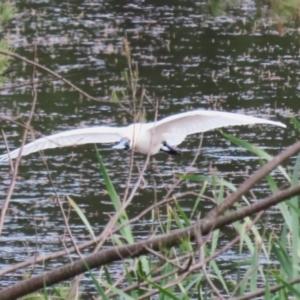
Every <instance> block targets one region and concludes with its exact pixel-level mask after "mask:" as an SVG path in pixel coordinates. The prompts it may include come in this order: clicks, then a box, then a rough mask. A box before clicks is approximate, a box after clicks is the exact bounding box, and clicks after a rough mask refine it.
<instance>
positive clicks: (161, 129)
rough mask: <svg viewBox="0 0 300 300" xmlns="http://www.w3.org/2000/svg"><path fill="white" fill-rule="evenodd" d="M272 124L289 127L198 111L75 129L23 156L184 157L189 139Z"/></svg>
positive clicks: (32, 146) (48, 139)
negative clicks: (69, 151)
mask: <svg viewBox="0 0 300 300" xmlns="http://www.w3.org/2000/svg"><path fill="white" fill-rule="evenodd" d="M247 124H271V125H276V126H280V127H284V128H285V127H286V126H285V124H283V123H281V122H276V121H270V120H266V119H260V118H255V117H251V116H246V115H243V114H236V113H229V112H221V111H207V110H194V111H189V112H184V113H179V114H176V115H173V116H170V117H167V118H164V119H162V120H160V121H156V122H151V123H135V124H131V125H129V126H126V127H109V126H98V127H92V128H82V129H74V130H69V131H64V132H61V133H56V134H53V135H50V136H48V137H43V138H40V139H37V140H35V141H33V142H31V143H29V144H27V145H25V146H24V147H23V149H22V156H24V155H28V154H30V153H33V152H37V151H40V150H45V149H49V148H57V147H65V146H76V145H82V144H89V143H95V144H96V143H103V144H105V143H114V142H119V143H118V144H117V145H115V146H113V147H112V148H115V149H126V150H134V151H137V152H140V153H143V154H150V155H153V154H156V153H158V152H159V151H162V152H166V153H168V154H170V155H180V154H181V151H180V150H179V149H177V148H175V146H177V145H179V144H180V143H181V142H183V140H184V139H185V138H186V136H188V135H190V134H194V133H199V132H205V131H208V130H211V129H215V128H220V127H224V126H232V125H247ZM20 150H21V149H20V148H18V149H16V150H13V151H11V152H9V153H7V154H3V155H0V161H2V162H4V161H9V159H13V158H16V157H18V155H19V152H20Z"/></svg>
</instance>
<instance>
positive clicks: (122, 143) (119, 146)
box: [112, 138, 131, 150]
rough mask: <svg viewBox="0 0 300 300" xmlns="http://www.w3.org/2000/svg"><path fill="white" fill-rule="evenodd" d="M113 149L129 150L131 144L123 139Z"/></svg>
mask: <svg viewBox="0 0 300 300" xmlns="http://www.w3.org/2000/svg"><path fill="white" fill-rule="evenodd" d="M112 148H113V149H124V150H131V142H130V140H129V139H127V138H123V139H121V140H120V142H119V143H118V144H117V145H114V146H113V147H112Z"/></svg>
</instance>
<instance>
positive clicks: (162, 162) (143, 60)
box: [0, 0, 300, 285]
mask: <svg viewBox="0 0 300 300" xmlns="http://www.w3.org/2000/svg"><path fill="white" fill-rule="evenodd" d="M16 5H17V8H18V14H17V18H16V19H15V20H13V21H12V22H10V24H9V25H8V26H7V27H6V28H4V29H2V32H1V34H2V36H5V37H8V39H9V42H10V44H11V46H12V47H14V48H15V52H16V53H17V54H20V55H22V56H25V57H27V58H29V59H33V58H34V47H33V46H34V45H36V46H37V58H38V61H39V63H41V64H43V65H45V66H46V67H48V68H50V69H51V70H54V71H56V72H58V73H60V74H61V75H63V76H65V77H66V78H67V79H68V80H70V81H72V83H74V84H75V85H77V86H78V87H80V88H81V89H83V90H84V91H86V92H87V93H89V94H91V95H93V96H95V97H106V99H109V97H110V95H111V93H112V92H113V91H122V90H127V86H126V82H125V81H124V79H123V77H122V74H121V73H122V72H123V71H124V70H126V69H127V60H126V56H125V53H124V47H123V39H124V37H127V39H128V42H129V44H130V48H131V57H132V60H133V61H134V62H135V63H136V65H137V66H138V70H139V81H138V84H139V88H141V87H143V88H145V89H146V90H147V93H148V96H149V98H150V99H151V100H152V101H155V100H159V101H160V105H159V117H160V118H161V117H164V116H168V115H170V114H172V113H178V112H182V111H187V110H190V109H196V108H204V109H222V110H226V111H231V112H245V113H247V114H248V115H252V116H257V117H265V118H270V119H274V120H279V121H281V122H284V123H285V124H287V126H288V127H287V129H282V128H277V127H272V126H246V127H234V128H228V129H226V130H225V131H226V132H229V133H231V134H234V135H236V136H238V137H239V138H242V139H245V140H247V141H248V142H250V143H254V144H256V145H259V146H260V147H261V148H263V149H265V150H267V151H268V152H269V153H270V154H274V155H275V154H277V153H278V152H279V151H280V150H281V149H283V148H285V147H286V146H288V145H290V144H291V143H292V142H294V141H295V139H296V136H297V135H296V132H295V130H294V128H293V126H292V125H291V121H290V120H289V116H290V115H297V114H298V111H299V109H300V103H299V100H298V99H299V90H300V88H299V74H300V73H299V34H298V31H297V30H294V29H293V28H292V29H290V30H289V31H288V32H287V33H286V34H284V35H279V33H278V31H277V28H276V26H275V24H274V25H272V24H270V23H268V22H267V20H255V15H256V13H255V12H256V9H255V5H254V2H252V1H248V2H247V3H246V7H247V9H245V7H244V6H240V7H238V8H236V9H235V10H234V11H232V12H230V13H229V16H226V17H225V16H221V17H211V16H209V15H207V14H206V12H205V4H204V3H203V2H201V1H172V3H171V4H170V1H87V0H86V1H67V3H63V2H62V1H53V0H52V1H51V0H50V1H40V2H37V1H16ZM12 67H13V69H14V70H15V71H14V73H13V74H12V75H11V82H10V83H9V84H16V83H22V82H25V81H27V80H30V78H31V74H32V67H31V66H28V65H25V64H24V63H22V62H21V61H18V60H14V61H12ZM36 77H37V78H38V79H39V80H45V79H47V78H49V77H48V75H47V74H46V73H45V72H42V71H40V70H38V72H37V76H36ZM7 85H8V84H7ZM37 92H38V95H37V106H36V110H35V114H34V117H33V121H32V125H33V127H34V129H35V130H37V131H39V132H41V133H43V134H44V135H47V134H51V133H55V132H59V131H62V130H68V129H72V128H77V127H85V126H93V125H102V124H109V125H116V126H121V125H124V124H127V123H131V122H132V119H131V116H130V115H128V114H127V113H126V112H125V111H124V110H123V109H122V108H121V107H120V106H118V105H116V104H109V103H101V102H97V101H88V100H86V99H85V98H83V97H82V96H80V95H79V94H78V92H75V91H73V90H72V89H70V88H69V87H68V86H67V85H65V84H63V83H62V82H57V81H51V82H47V83H44V84H40V85H39V86H38V87H37ZM32 98H33V97H32V91H31V88H30V87H21V88H18V89H5V90H2V91H1V105H0V114H1V115H5V116H11V117H20V119H19V120H20V121H21V120H26V118H27V117H28V115H29V112H30V108H31V103H32ZM162 99H163V100H162ZM144 107H145V109H146V111H147V116H146V117H147V120H148V121H151V120H153V118H154V114H155V113H154V109H153V107H152V106H151V105H150V104H149V103H147V102H145V104H144ZM0 124H1V128H2V129H3V130H4V132H5V134H6V137H7V140H8V144H9V147H10V148H11V149H13V148H15V147H18V146H19V145H20V143H21V140H22V133H23V128H21V127H19V126H17V125H14V124H12V123H6V122H3V121H1V122H0ZM198 144H199V138H198V136H197V135H196V136H191V137H189V138H188V139H187V140H186V141H185V142H184V143H183V144H182V145H181V147H180V148H181V149H182V150H183V152H184V155H183V156H182V157H175V158H169V157H167V156H166V155H164V154H158V155H156V156H155V157H153V158H152V159H151V164H150V167H148V169H147V170H146V174H145V176H144V178H145V180H146V183H147V185H146V187H144V188H143V189H140V190H139V192H138V194H137V196H136V197H135V199H134V201H133V203H132V205H130V206H129V208H128V213H129V215H130V216H134V215H136V214H138V213H139V212H141V211H142V210H143V209H144V208H146V207H148V206H149V205H151V204H152V203H153V201H154V194H155V192H154V187H155V189H156V192H157V197H158V198H160V197H162V196H163V195H164V194H165V187H166V186H167V185H169V184H171V183H172V182H173V174H174V173H175V172H184V171H185V170H186V168H187V167H188V166H189V164H190V163H191V161H192V160H193V158H194V155H195V151H196V149H197V147H198ZM0 148H1V152H5V151H6V150H5V144H4V142H3V139H2V142H1V143H0ZM99 148H100V152H101V154H102V156H103V159H104V163H105V165H106V167H107V170H108V172H109V174H110V175H111V177H112V178H113V181H114V183H115V186H116V189H117V191H118V192H119V193H120V194H122V192H123V190H124V187H125V184H126V180H127V177H128V165H129V154H128V153H127V152H122V151H121V152H120V151H115V150H110V146H100V147H99ZM45 157H46V159H47V164H48V167H49V170H50V173H51V177H52V180H53V184H54V186H55V189H56V191H57V192H58V193H59V195H70V196H71V197H72V198H73V199H74V200H75V201H76V203H77V204H78V205H79V206H80V207H81V208H82V209H83V210H84V211H85V213H86V216H87V217H88V219H89V221H90V223H91V224H92V225H93V228H94V231H95V233H99V232H101V230H102V228H103V226H104V225H105V223H106V221H107V220H108V215H107V213H110V212H112V211H113V207H112V205H111V204H110V202H109V197H108V196H107V195H105V193H103V190H104V188H105V187H104V183H103V180H102V177H101V175H100V174H99V169H98V164H97V159H96V155H95V151H94V145H84V146H80V147H76V148H75V147H74V148H73V147H72V148H65V149H53V150H48V151H45ZM135 159H136V162H137V163H138V164H139V165H142V164H143V162H144V156H142V155H139V154H136V155H135ZM211 164H212V165H213V166H214V167H215V168H217V170H218V173H217V174H218V175H219V176H224V178H225V179H227V180H231V181H232V182H233V183H240V182H242V181H243V179H244V174H245V172H244V171H245V170H248V169H249V170H250V173H251V172H253V171H254V170H256V169H257V168H258V166H259V162H258V160H257V159H256V158H255V157H254V156H253V155H252V154H250V153H247V152H245V151H243V150H241V149H239V148H237V147H235V146H233V145H231V144H230V143H229V142H228V141H226V140H225V139H223V138H222V136H221V135H220V133H218V131H212V132H208V133H205V135H204V141H203V147H202V150H201V154H200V156H199V158H198V159H197V161H196V164H195V165H194V169H193V172H194V173H197V174H201V175H208V174H209V167H210V165H211ZM9 171H10V170H9V167H8V166H7V165H1V166H0V178H1V182H2V184H1V185H0V195H1V199H5V196H6V194H7V191H8V187H9V184H10V174H9ZM134 174H135V176H134V177H133V179H132V184H133V183H134V180H135V179H136V176H137V170H136V169H135V171H134ZM200 188H201V186H198V185H192V186H191V187H189V186H188V185H187V184H186V183H182V185H180V186H179V187H178V188H177V189H176V192H183V191H186V190H187V189H193V190H194V191H196V192H197V191H198V190H199V189H200ZM255 191H256V192H257V195H259V196H260V195H265V187H264V184H262V185H260V186H257V187H256V188H255ZM53 195H54V191H53V187H52V185H51V183H50V182H49V179H48V175H47V170H46V167H45V164H44V162H43V160H42V159H41V157H40V155H39V154H32V155H30V156H26V157H24V159H22V162H21V165H20V169H19V176H18V179H17V184H16V187H15V190H14V193H13V196H12V200H11V202H10V206H9V213H8V216H7V217H6V220H5V226H4V231H3V235H2V237H1V240H0V249H1V253H2V255H1V258H0V265H1V268H5V267H6V266H8V265H11V264H13V263H16V262H20V261H24V260H26V259H27V258H29V257H32V255H33V253H35V252H36V251H38V252H40V253H41V254H46V253H49V252H54V251H57V250H59V249H61V248H62V245H61V241H60V236H61V235H62V234H63V232H64V223H63V220H62V216H61V212H60V210H59V207H58V206H57V204H56V203H54V202H53V201H51V200H52V199H53ZM194 200H195V199H194V198H193V197H190V198H189V197H188V198H187V199H184V205H183V207H184V209H185V210H186V211H189V210H190V209H191V208H192V207H193V204H194ZM210 208H211V203H210V202H206V201H202V202H201V207H199V209H200V210H208V209H210ZM277 221H279V222H280V220H277ZM70 223H71V228H72V231H73V234H74V236H75V237H76V238H77V239H78V241H82V240H86V239H88V237H87V232H86V230H85V226H84V225H83V224H82V222H81V221H80V220H79V218H78V217H77V216H76V214H75V213H74V214H71V219H70ZM146 228H147V221H144V222H143V223H140V224H136V226H134V231H135V232H136V234H137V235H143V234H144V231H145V230H146ZM146 232H147V231H146ZM225 242H226V240H224V243H225ZM18 276H20V274H15V275H12V276H8V277H6V278H5V280H2V285H5V284H7V283H8V282H9V281H12V280H15V279H16V278H19V277H18Z"/></svg>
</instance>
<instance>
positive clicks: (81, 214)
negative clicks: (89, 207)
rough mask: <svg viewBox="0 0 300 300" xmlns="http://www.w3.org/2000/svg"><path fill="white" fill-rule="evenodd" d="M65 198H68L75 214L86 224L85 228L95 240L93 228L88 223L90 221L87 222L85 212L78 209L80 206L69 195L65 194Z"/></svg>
mask: <svg viewBox="0 0 300 300" xmlns="http://www.w3.org/2000/svg"><path fill="white" fill-rule="evenodd" d="M67 199H68V201H69V203H70V205H71V206H72V207H73V208H74V210H75V211H76V212H77V214H78V216H79V218H80V219H81V221H82V222H83V223H84V225H85V226H86V228H87V229H88V231H89V232H90V234H91V236H92V237H93V239H94V241H96V236H95V234H94V231H93V228H92V226H91V225H90V223H89V221H88V219H87V218H86V216H85V214H84V213H83V211H82V210H81V209H80V207H79V206H78V205H77V204H76V203H75V201H74V200H73V199H72V198H71V197H69V196H67Z"/></svg>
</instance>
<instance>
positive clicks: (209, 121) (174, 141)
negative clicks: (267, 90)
mask: <svg viewBox="0 0 300 300" xmlns="http://www.w3.org/2000/svg"><path fill="white" fill-rule="evenodd" d="M248 124H270V125H275V126H280V127H284V128H285V127H286V125H285V124H283V123H281V122H276V121H270V120H266V119H261V118H255V117H251V116H246V115H243V114H235V113H229V112H222V111H209V110H194V111H189V112H184V113H181V114H177V115H174V116H171V117H167V118H164V119H162V120H160V121H158V122H156V123H155V127H154V132H156V133H160V134H162V135H163V137H164V138H165V141H166V142H167V143H168V144H169V145H171V146H176V145H179V144H180V143H181V142H182V141H183V140H184V139H185V138H186V136H187V135H190V134H194V133H198V132H205V131H208V130H211V129H216V128H220V127H226V126H234V125H248Z"/></svg>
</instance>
